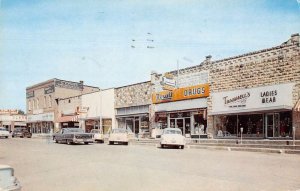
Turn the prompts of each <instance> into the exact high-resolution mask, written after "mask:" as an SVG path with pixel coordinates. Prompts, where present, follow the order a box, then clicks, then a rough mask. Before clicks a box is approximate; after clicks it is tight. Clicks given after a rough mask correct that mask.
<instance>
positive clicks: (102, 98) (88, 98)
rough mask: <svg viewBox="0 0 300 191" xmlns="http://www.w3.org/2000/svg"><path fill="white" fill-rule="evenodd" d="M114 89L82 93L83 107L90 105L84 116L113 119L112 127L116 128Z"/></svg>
mask: <svg viewBox="0 0 300 191" xmlns="http://www.w3.org/2000/svg"><path fill="white" fill-rule="evenodd" d="M114 103H115V98H114V89H113V88H111V89H106V90H101V91H99V92H95V93H90V94H85V95H82V107H88V108H89V109H88V112H87V114H85V115H83V117H86V118H91V117H99V118H100V115H101V116H102V117H103V118H111V119H112V128H115V124H116V122H115V120H116V119H115V109H114Z"/></svg>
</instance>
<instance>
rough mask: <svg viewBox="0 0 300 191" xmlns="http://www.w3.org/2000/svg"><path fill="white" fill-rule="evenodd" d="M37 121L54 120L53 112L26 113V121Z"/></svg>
mask: <svg viewBox="0 0 300 191" xmlns="http://www.w3.org/2000/svg"><path fill="white" fill-rule="evenodd" d="M37 121H54V113H42V114H37V115H28V116H27V123H31V122H37Z"/></svg>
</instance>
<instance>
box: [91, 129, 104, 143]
mask: <svg viewBox="0 0 300 191" xmlns="http://www.w3.org/2000/svg"><path fill="white" fill-rule="evenodd" d="M91 134H92V135H93V140H94V142H98V143H104V135H103V131H102V130H101V129H92V130H91Z"/></svg>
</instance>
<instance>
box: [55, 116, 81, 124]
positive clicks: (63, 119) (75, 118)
mask: <svg viewBox="0 0 300 191" xmlns="http://www.w3.org/2000/svg"><path fill="white" fill-rule="evenodd" d="M70 121H73V122H78V115H67V116H62V117H59V118H58V120H57V122H59V123H63V122H70Z"/></svg>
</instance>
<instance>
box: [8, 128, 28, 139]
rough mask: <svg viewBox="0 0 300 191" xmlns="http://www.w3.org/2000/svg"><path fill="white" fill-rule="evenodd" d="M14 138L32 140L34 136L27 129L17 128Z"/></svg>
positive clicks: (13, 134)
mask: <svg viewBox="0 0 300 191" xmlns="http://www.w3.org/2000/svg"><path fill="white" fill-rule="evenodd" d="M11 136H12V137H21V138H24V137H27V138H31V137H32V134H31V133H30V132H29V131H28V130H27V129H26V128H16V129H14V131H13V133H12V135H11Z"/></svg>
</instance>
